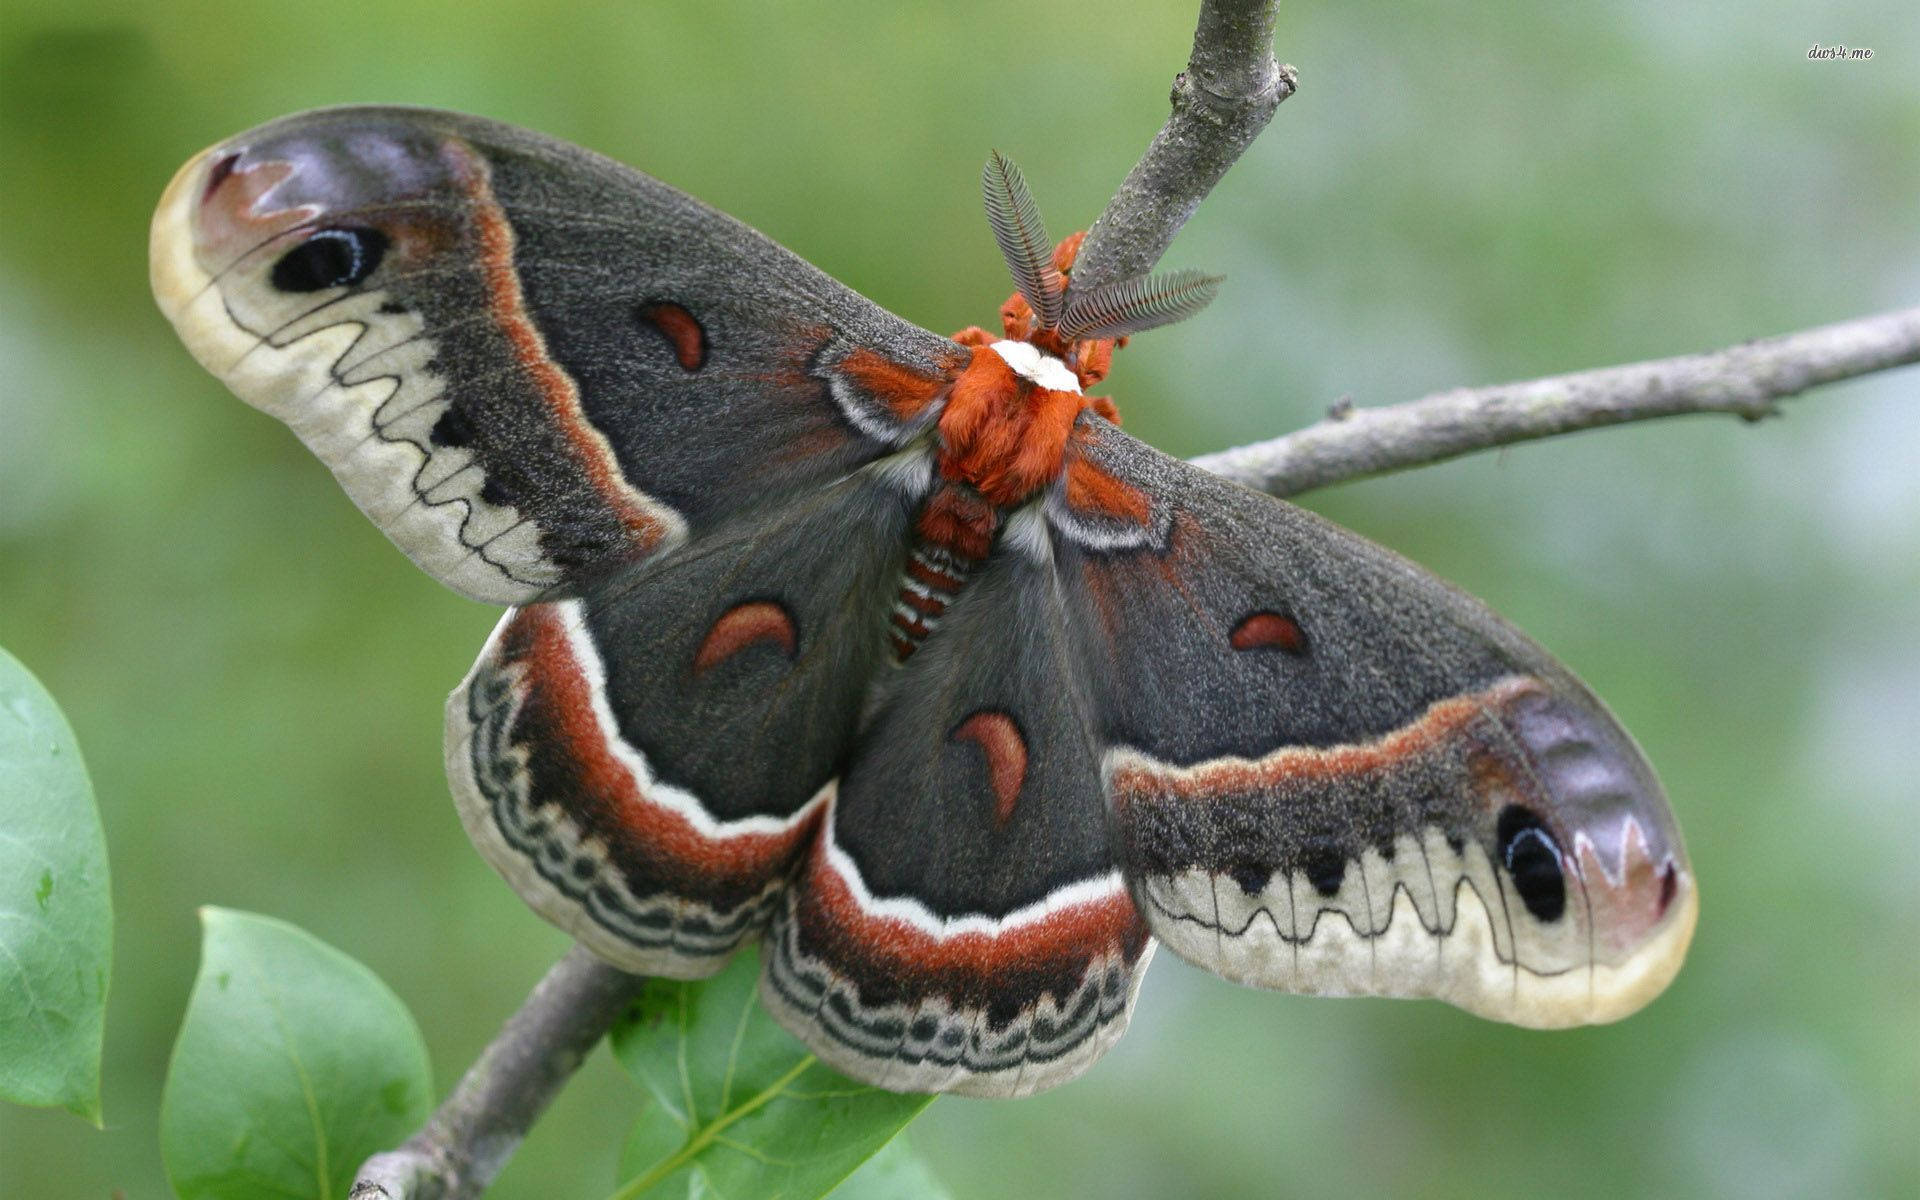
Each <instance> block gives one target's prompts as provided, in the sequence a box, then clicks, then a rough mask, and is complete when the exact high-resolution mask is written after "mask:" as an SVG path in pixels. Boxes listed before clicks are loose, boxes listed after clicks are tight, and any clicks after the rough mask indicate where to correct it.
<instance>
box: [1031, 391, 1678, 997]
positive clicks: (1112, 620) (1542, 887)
mask: <svg viewBox="0 0 1920 1200" xmlns="http://www.w3.org/2000/svg"><path fill="white" fill-rule="evenodd" d="M1086 421H1087V422H1088V424H1089V426H1090V428H1093V429H1095V430H1097V436H1096V437H1094V438H1092V439H1090V440H1089V439H1081V440H1078V441H1076V443H1075V451H1074V452H1075V453H1076V455H1079V456H1080V457H1082V458H1083V459H1084V460H1085V463H1084V464H1083V468H1082V469H1087V468H1095V469H1097V470H1099V471H1100V472H1102V473H1104V474H1105V475H1108V476H1110V477H1111V479H1112V480H1113V482H1114V484H1115V485H1118V486H1125V487H1131V488H1133V489H1136V490H1137V491H1138V493H1139V494H1140V495H1141V496H1143V497H1146V498H1148V500H1149V501H1150V502H1149V503H1143V504H1136V505H1131V506H1114V505H1109V506H1108V507H1109V508H1114V509H1116V510H1117V509H1118V508H1120V507H1132V508H1133V509H1134V510H1135V511H1136V512H1138V513H1143V514H1148V513H1152V514H1158V513H1163V512H1164V513H1166V514H1167V516H1166V519H1165V524H1164V526H1163V527H1164V529H1165V530H1166V534H1165V537H1164V539H1156V538H1155V537H1153V536H1150V535H1151V534H1152V533H1153V532H1154V522H1153V521H1151V520H1147V519H1144V518H1143V519H1142V520H1141V521H1140V522H1139V523H1138V524H1139V528H1140V530H1141V535H1140V536H1139V537H1138V538H1137V539H1135V540H1134V542H1133V544H1131V545H1130V544H1129V543H1128V540H1127V539H1125V538H1122V537H1118V536H1116V534H1115V533H1114V531H1113V529H1111V528H1109V529H1105V530H1102V529H1100V528H1097V527H1093V526H1090V525H1089V523H1088V522H1087V521H1085V520H1084V519H1076V518H1074V517H1073V515H1072V514H1066V515H1065V516H1064V517H1063V515H1062V513H1061V511H1060V509H1059V507H1058V505H1056V506H1055V508H1054V509H1053V510H1051V511H1053V513H1054V529H1055V531H1056V532H1055V536H1054V539H1053V545H1054V548H1055V554H1056V558H1057V567H1058V570H1059V575H1060V579H1061V581H1062V585H1063V587H1064V588H1065V589H1066V592H1067V595H1068V597H1069V600H1068V604H1069V607H1070V609H1071V610H1072V611H1074V612H1075V613H1076V614H1077V616H1078V619H1079V621H1080V622H1081V624H1082V626H1083V628H1084V629H1085V631H1086V633H1087V641H1088V645H1089V654H1090V657H1091V660H1092V663H1093V665H1092V666H1091V667H1090V669H1089V677H1090V678H1091V679H1093V680H1094V681H1095V682H1096V684H1097V685H1098V686H1097V696H1096V701H1095V708H1096V710H1097V712H1098V713H1099V719H1100V737H1101V741H1102V744H1103V747H1104V750H1103V755H1102V760H1101V771H1102V774H1103V777H1104V779H1105V785H1106V791H1107V796H1108V799H1109V802H1110V803H1111V805H1112V809H1113V815H1114V821H1115V831H1116V838H1117V842H1118V846H1119V855H1120V861H1121V863H1122V865H1123V867H1124V869H1125V871H1126V873H1127V879H1128V883H1129V885H1130V887H1131V888H1132V891H1133V894H1134V896H1135V898H1136V900H1137V901H1138V903H1139V904H1140V907H1141V909H1142V911H1143V912H1144V913H1145V914H1146V916H1147V920H1148V921H1149V923H1150V924H1151V925H1152V927H1153V930H1154V933H1155V934H1157V935H1158V936H1159V937H1160V939H1161V940H1163V941H1164V942H1166V944H1167V945H1168V946H1169V947H1171V948H1172V949H1173V950H1174V952H1175V953H1177V954H1179V955H1181V956H1182V957H1184V958H1187V959H1189V960H1191V961H1193V962H1195V963H1198V964H1200V965H1201V966H1204V967H1206V968H1208V969H1210V970H1213V971H1215V972H1218V973H1219V974H1221V975H1224V976H1226V977H1227V978H1229V979H1234V980H1238V981H1241V982H1245V983H1251V984H1257V985H1260V986H1263V987H1272V988H1282V989H1286V990H1290V991H1299V992H1312V993H1323V994H1372V995H1388V996H1436V997H1439V998H1441V999H1444V1000H1447V1001H1450V1002H1451V1003H1453V1004H1456V1005H1459V1006H1460V1007H1463V1008H1466V1009H1469V1010H1471V1011H1473V1012H1476V1013H1479V1014H1482V1015H1484V1016H1489V1017H1495V1018H1498V1019H1502V1020H1507V1021H1513V1022H1517V1023H1520V1024H1525V1025H1534V1026H1561V1025H1570V1024H1580V1023H1587V1022H1598V1021H1608V1020H1613V1019H1615V1018H1618V1017H1621V1016H1624V1015H1626V1014H1627V1013H1629V1012H1632V1011H1633V1010H1634V1009H1637V1008H1639V1007H1640V1006H1641V1005H1642V1004H1644V1003H1646V1002H1647V1001H1648V1000H1650V999H1651V998H1652V997H1653V996H1654V995H1656V994H1657V993H1658V992H1659V991H1660V990H1661V989H1662V988H1664V987H1665V986H1666V984H1667V982H1668V980H1670V979H1671V978H1672V976H1673V974H1674V972H1675V971H1676V970H1677V969H1678V967H1679V963H1680V960H1681V957H1682V956H1683V954H1684V953H1685V950H1686V946H1687V942H1688V940H1689V938H1690V937H1691V935H1692V930H1693V923H1694V917H1695V913H1696V911H1697V899H1696V895H1695V890H1694V880H1693V877H1692V874H1691V872H1690V870H1689V868H1688V864H1687V858H1686V852H1685V850H1684V849H1683V847H1682V845H1681V840H1680V833H1679V829H1678V828H1677V826H1676V824H1675V822H1674V819H1673V815H1672V813H1671V812H1670V811H1669V809H1668V807H1667V802H1666V798H1665V796H1664V794H1663V793H1662V791H1661V788H1660V785H1659V783H1658V781H1657V780H1656V779H1655V777H1654V775H1653V772H1652V770H1651V769H1650V768H1649V767H1648V765H1647V763H1646V761H1645V760H1644V758H1643V757H1642V756H1641V754H1640V751H1639V749H1638V748H1637V747H1636V746H1635V745H1634V744H1633V741H1632V740H1631V739H1630V738H1629V737H1628V736H1627V734H1626V733H1625V731H1623V730H1622V729H1621V728H1620V727H1619V725H1618V724H1617V723H1616V722H1615V721H1614V719H1613V718H1612V716H1611V715H1610V714H1609V713H1608V712H1607V711H1606V709H1605V708H1604V707H1603V706H1602V705H1601V704H1600V702H1599V701H1598V700H1596V699H1595V698H1594V697H1593V696H1592V695H1591V694H1590V693H1589V692H1588V691H1587V690H1586V688H1585V687H1583V686H1582V685H1581V684H1580V683H1579V682H1578V681H1577V680H1576V679H1574V678H1573V677H1572V676H1571V675H1570V674H1569V673H1568V672H1567V671H1566V670H1565V669H1564V668H1562V667H1561V666H1559V665H1558V664H1557V663H1556V662H1554V661H1553V659H1552V658H1551V657H1549V656H1548V655H1547V654H1546V652H1545V651H1543V650H1541V649H1540V648H1539V647H1538V646H1536V645H1534V644H1533V643H1532V642H1530V641H1528V640H1527V639H1526V638H1525V637H1524V636H1523V635H1521V634H1520V633H1519V632H1518V631H1516V630H1514V629H1513V628H1512V627H1511V626H1509V625H1507V624H1506V623H1505V622H1503V621H1502V620H1501V619H1500V618H1498V617H1496V616H1495V615H1494V614H1493V613H1491V612H1490V611H1488V610H1487V609H1486V608H1485V607H1484V606H1483V605H1481V604H1480V603H1478V602H1477V601H1475V600H1473V599H1471V598H1470V597H1467V596H1465V595H1464V594H1462V593H1460V592H1458V591H1456V590H1455V589H1453V588H1451V587H1449V586H1448V585H1446V584H1445V583H1443V582H1441V581H1440V580H1438V579H1436V578H1435V577H1433V576H1432V575H1430V574H1428V573H1427V572H1425V571H1423V570H1421V569H1420V568H1418V567H1415V566H1414V565H1413V564H1411V563H1408V562H1406V561H1405V560H1403V559H1401V558H1399V557H1397V556H1395V555H1393V554H1392V553H1390V552H1388V551H1386V550H1383V549H1381V548H1380V547H1378V546H1376V545H1374V544H1372V543H1370V542H1367V541H1366V540H1364V539H1362V538H1359V537H1357V536H1355V535H1353V534H1351V533H1348V532H1346V531H1345V530H1342V529H1340V528H1338V527H1336V526H1334V525H1332V524H1330V523H1328V522H1326V521H1323V520H1320V519H1319V518H1317V517H1315V516H1313V515H1312V514H1309V513H1307V512H1304V511H1303V510H1300V509H1298V508H1295V507H1293V506H1291V505H1288V504H1285V503H1283V502H1281V501H1278V500H1274V499H1272V498H1271V497H1267V496H1263V495H1260V494H1257V493H1254V492H1252V491H1249V490H1247V489H1245V488H1241V487H1239V486H1238V485H1235V484H1230V483H1227V482H1225V481H1223V480H1220V479H1218V478H1216V477H1214V476H1211V475H1208V474H1206V473H1205V472H1202V471H1199V470H1198V469H1195V468H1192V467H1189V466H1187V465H1186V464H1183V463H1179V462H1176V461H1174V460H1172V459H1169V458H1166V457H1165V456H1164V455H1161V454H1159V453H1157V452H1155V451H1153V450H1151V449H1149V448H1148V447H1146V446H1144V445H1141V444H1140V443H1139V442H1137V441H1134V440H1133V439H1131V438H1128V437H1127V436H1126V435H1125V434H1122V433H1120V432H1119V431H1118V430H1116V429H1113V428H1111V427H1110V426H1106V425H1105V424H1104V423H1103V422H1097V421H1095V420H1094V419H1093V418H1087V419H1086ZM1108 490H1112V489H1111V488H1109V489H1108ZM1081 491H1082V492H1083V494H1091V493H1090V492H1089V491H1088V489H1087V488H1085V487H1083V488H1082V489H1081Z"/></svg>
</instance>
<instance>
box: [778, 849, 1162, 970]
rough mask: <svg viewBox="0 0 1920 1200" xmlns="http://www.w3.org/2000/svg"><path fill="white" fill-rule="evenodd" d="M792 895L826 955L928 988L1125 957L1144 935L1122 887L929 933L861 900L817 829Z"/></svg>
mask: <svg viewBox="0 0 1920 1200" xmlns="http://www.w3.org/2000/svg"><path fill="white" fill-rule="evenodd" d="M799 901H800V910H801V911H800V920H801V923H802V924H803V926H804V927H805V931H806V935H807V936H808V937H810V938H819V939H822V940H824V941H826V942H827V943H828V945H827V946H826V947H823V949H825V950H826V951H827V954H826V957H827V960H828V961H829V962H836V960H844V959H845V958H849V957H853V956H858V957H860V958H863V959H867V960H871V962H872V963H873V964H874V965H875V966H876V967H878V968H879V971H880V973H881V974H882V975H883V976H885V977H890V978H894V979H899V978H900V977H902V976H903V975H907V974H908V973H911V974H912V976H913V977H914V982H915V984H916V985H920V984H922V981H925V991H926V992H927V993H930V994H945V995H949V996H977V995H979V994H980V993H981V990H982V988H983V987H986V988H989V989H990V988H991V987H992V986H993V985H994V983H995V982H996V981H997V980H999V979H1002V978H1004V977H1005V976H1006V975H1007V974H1008V973H1010V972H1015V971H1022V970H1031V969H1033V968H1034V967H1036V966H1038V965H1041V964H1045V963H1050V962H1051V963H1060V962H1066V963H1074V962H1090V961H1091V960H1093V959H1094V958H1096V957H1098V956H1100V955H1102V954H1117V955H1119V956H1120V957H1122V958H1124V959H1125V960H1126V961H1127V962H1128V963H1132V962H1134V961H1136V960H1137V959H1138V958H1139V956H1140V951H1141V949H1142V948H1143V947H1144V946H1145V944H1146V939H1147V927H1146V923H1145V922H1144V921H1142V920H1141V919H1140V913H1139V911H1138V910H1137V909H1135V908H1134V906H1133V901H1132V900H1131V899H1129V898H1128V896H1127V893H1126V891H1125V889H1121V890H1119V891H1116V892H1115V893H1113V894H1112V895H1111V896H1103V897H1101V898H1100V899H1097V900H1085V901H1082V902H1081V903H1079V904H1072V905H1068V906H1066V907H1064V908H1058V909H1055V910H1054V911H1052V912H1050V913H1048V914H1046V915H1045V916H1043V917H1041V918H1039V919H1038V920H1035V921H1031V922H1027V923H1025V924H1021V925H1016V926H1013V927H1012V928H1008V929H1001V930H998V931H995V932H981V933H962V934H956V935H954V936H951V937H937V936H935V935H933V934H931V933H928V932H927V931H926V930H924V929H922V928H921V927H920V926H918V925H915V924H913V923H911V922H909V921H905V920H902V919H900V918H897V917H882V916H875V915H874V914H872V913H870V912H868V911H867V910H866V909H864V908H862V907H861V906H860V900H859V897H858V896H857V895H856V894H855V892H854V890H853V887H852V886H851V885H850V884H849V883H848V882H847V881H846V879H844V878H843V877H842V876H841V874H840V872H839V871H838V870H836V869H835V868H834V865H833V862H832V860H831V859H830V858H829V857H828V855H827V850H826V838H825V837H824V836H823V837H821V838H819V839H818V840H816V841H815V843H814V848H813V853H812V854H811V855H810V856H809V859H808V870H807V875H806V878H805V879H803V880H802V881H801V884H800V894H799ZM836 965H838V963H837V962H836ZM929 976H931V977H932V978H928V977H929Z"/></svg>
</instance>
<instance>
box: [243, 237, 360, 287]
mask: <svg viewBox="0 0 1920 1200" xmlns="http://www.w3.org/2000/svg"><path fill="white" fill-rule="evenodd" d="M386 252H387V235H386V234H384V233H381V232H380V231H379V230H378V229H360V228H342V229H322V230H320V231H319V232H318V233H315V234H314V235H313V236H312V237H310V238H308V239H307V240H306V241H304V242H301V243H300V244H299V245H298V246H295V247H294V248H293V249H291V250H289V251H287V252H286V253H285V254H283V255H281V257H280V261H279V262H277V263H275V264H273V274H272V276H271V278H272V280H273V286H274V287H277V288H279V289H280V290H281V291H283V292H318V291H324V290H325V289H327V288H337V287H348V286H350V285H352V284H356V283H359V282H360V281H361V280H362V279H365V278H366V277H367V276H369V275H371V274H373V270H374V268H375V267H378V266H379V265H380V259H381V257H382V256H383V255H385V254H386Z"/></svg>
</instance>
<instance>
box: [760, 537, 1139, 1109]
mask: <svg viewBox="0 0 1920 1200" xmlns="http://www.w3.org/2000/svg"><path fill="white" fill-rule="evenodd" d="M1089 700H1090V697H1089V695H1088V693H1087V688H1086V681H1085V678H1084V675H1083V672H1082V670H1081V666H1080V662H1079V656H1078V655H1077V654H1076V652H1075V650H1074V647H1073V644H1072V632H1071V630H1070V629H1069V628H1068V626H1067V619H1066V614H1065V611H1064V610H1063V609H1062V607H1061V603H1060V596H1059V592H1058V589H1057V587H1056V586H1055V582H1054V580H1053V576H1052V572H1051V570H1050V569H1049V568H1047V567H1046V566H1045V565H1044V564H1041V565H1036V564H1034V563H1033V562H1032V561H1030V560H1028V559H1026V558H1024V557H1022V556H1020V555H1018V554H1015V553H1010V552H1006V551H1001V552H996V554H995V555H994V556H993V557H992V558H990V559H989V560H988V561H987V562H986V563H985V564H983V565H982V566H981V567H980V568H979V572H978V574H976V575H975V576H974V577H973V578H972V580H971V581H970V582H968V584H967V585H966V588H965V590H964V591H962V592H961V593H960V595H959V596H958V597H957V598H956V599H955V601H954V603H953V605H952V606H951V607H949V608H948V609H947V611H946V613H945V614H944V615H943V616H942V617H941V619H940V627H939V630H938V632H937V633H936V634H935V635H934V636H933V637H931V638H929V639H928V640H927V641H926V642H925V643H924V644H923V645H922V646H921V647H920V649H919V650H918V651H917V652H916V653H915V654H914V655H913V657H912V658H910V659H909V660H907V663H906V664H905V665H904V666H902V667H901V668H899V669H898V670H897V671H896V672H895V673H894V674H893V675H892V676H891V677H890V678H889V679H888V680H886V681H885V682H884V683H883V684H882V685H881V687H880V690H879V693H878V697H877V700H876V703H875V705H874V706H873V708H872V711H871V715H870V717H869V718H868V720H867V721H866V722H865V724H864V725H863V727H862V731H861V734H860V739H859V742H858V744H857V746H856V748H855V751H854V753H853V756H852V759H851V761H850V762H849V763H848V766H847V770H846V773H845V775H844V776H843V777H842V779H841V781H840V784H839V787H838V790H837V793H836V795H835V797H834V799H833V800H832V801H831V803H830V804H829V806H828V810H827V818H826V824H825V827H824V829H823V831H822V835H821V836H820V837H819V839H818V840H817V841H816V843H815V845H814V848H813V850H812V852H811V853H810V854H809V855H808V856H807V860H806V862H805V864H804V866H803V868H802V873H801V875H800V877H799V881H798V882H797V883H796V885H795V887H794V888H793V889H792V890H791V891H790V892H789V893H788V894H787V896H786V897H785V898H784V899H783V900H782V901H781V902H780V903H779V904H778V905H777V906H776V908H775V910H774V917H773V923H772V926H771V927H770V929H769V931H768V934H767V940H766V948H765V950H764V951H763V962H764V964H765V965H764V969H763V973H762V976H761V987H760V995H761V999H762V1001H763V1002H764V1003H765V1004H766V1006H767V1008H768V1010H769V1011H770V1012H772V1013H773V1015H774V1016H775V1017H776V1018H777V1019H778V1020H779V1021H780V1022H781V1023H782V1024H783V1025H785V1026H786V1027H787V1028H788V1029H789V1030H791V1031H792V1032H793V1033H794V1035H795V1036H797V1037H799V1038H800V1039H801V1040H802V1041H804V1042H806V1043H807V1045H808V1046H809V1047H811V1048H812V1049H813V1051H814V1053H815V1054H817V1055H819V1056H820V1058H822V1059H823V1060H825V1061H826V1062H828V1063H830V1064H832V1065H833V1066H834V1067H836V1068H838V1069H839V1070H841V1071H844V1072H846V1073H847V1074H849V1075H851V1076H853V1077H854V1078H856V1079H862V1080H866V1081H867V1082H870V1083H873V1084H876V1085H879V1086H882V1087H888V1088H892V1089H895V1090H898V1091H953V1092H961V1093H966V1094H971V1095H984V1096H1018V1095H1024V1094H1027V1093H1029V1092H1034V1091H1038V1090H1040V1089H1042V1088H1046V1087H1051V1086H1054V1085H1055V1084H1059V1083H1062V1082H1065V1081H1066V1080H1068V1079H1070V1078H1072V1077H1073V1076H1075V1075H1077V1074H1079V1073H1080V1072H1081V1071H1083V1070H1085V1069H1086V1068H1087V1067H1088V1066H1089V1065H1090V1064H1091V1063H1092V1062H1093V1060H1094V1059H1095V1058H1097V1057H1098V1056H1099V1055H1100V1054H1101V1053H1102V1052H1103V1051H1104V1050H1105V1049H1106V1048H1107V1047H1108V1046H1109V1045H1111V1044H1112V1043H1113V1041H1114V1040H1115V1039H1116V1038H1118V1037H1119V1036H1120V1033H1121V1031H1122V1030H1123V1029H1124V1028H1125V1026H1126V1022H1127V1018H1128V1015H1129V1013H1130V1012H1131V1009H1132V1004H1133V997H1134V994H1135V990H1136V988H1137V985H1138V982H1139V979H1140V977H1141V975H1142V973H1143V972H1144V969H1145V967H1146V960H1147V957H1148V954H1149V953H1150V951H1151V949H1152V945H1153V943H1152V939H1151V938H1150V937H1149V935H1148V931H1147V927H1146V923H1145V921H1144V920H1142V918H1141V916H1140V913H1139V911H1138V910H1137V909H1136V908H1135V906H1134V903H1133V900H1132V898H1131V897H1129V895H1128V894H1127V891H1126V888H1125V886H1124V883H1123V880H1122V878H1121V875H1120V872H1119V871H1118V870H1117V869H1116V868H1115V865H1114V860H1113V853H1112V843H1111V839H1110V836H1109V832H1108V823H1107V815H1106V805H1105V802H1104V800H1103V799H1102V797H1101V792H1100V775H1099V761H1098V755H1097V747H1096V745H1095V743H1094V739H1093V730H1092V728H1091V725H1090V721H1091V719H1092V713H1091V710H1090V708H1089Z"/></svg>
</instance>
